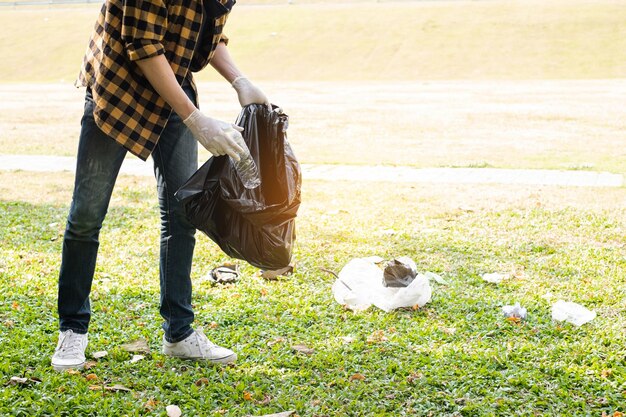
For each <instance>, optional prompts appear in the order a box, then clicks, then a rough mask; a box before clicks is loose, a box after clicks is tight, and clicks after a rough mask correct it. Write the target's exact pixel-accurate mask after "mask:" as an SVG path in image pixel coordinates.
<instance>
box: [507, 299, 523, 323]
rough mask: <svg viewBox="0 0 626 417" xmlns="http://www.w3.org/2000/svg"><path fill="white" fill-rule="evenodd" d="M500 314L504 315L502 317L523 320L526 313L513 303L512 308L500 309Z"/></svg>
mask: <svg viewBox="0 0 626 417" xmlns="http://www.w3.org/2000/svg"><path fill="white" fill-rule="evenodd" d="M502 313H503V314H504V317H516V318H518V319H522V320H524V319H525V318H526V314H527V311H526V309H525V308H524V307H522V306H521V305H520V304H519V303H515V305H512V306H504V307H502Z"/></svg>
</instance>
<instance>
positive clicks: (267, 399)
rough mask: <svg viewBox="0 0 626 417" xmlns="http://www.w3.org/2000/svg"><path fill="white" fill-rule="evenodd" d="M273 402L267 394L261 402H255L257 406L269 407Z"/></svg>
mask: <svg viewBox="0 0 626 417" xmlns="http://www.w3.org/2000/svg"><path fill="white" fill-rule="evenodd" d="M271 401H272V397H270V396H269V395H267V394H265V395H264V396H263V399H262V400H261V401H255V403H257V405H268V404H269V403H270V402H271Z"/></svg>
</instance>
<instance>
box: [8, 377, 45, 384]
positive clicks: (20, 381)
mask: <svg viewBox="0 0 626 417" xmlns="http://www.w3.org/2000/svg"><path fill="white" fill-rule="evenodd" d="M39 383H41V379H39V378H24V377H19V376H12V377H11V379H9V382H7V385H31V384H39Z"/></svg>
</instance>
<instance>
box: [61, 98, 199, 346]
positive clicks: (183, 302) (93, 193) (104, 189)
mask: <svg viewBox="0 0 626 417" xmlns="http://www.w3.org/2000/svg"><path fill="white" fill-rule="evenodd" d="M185 91H186V93H187V95H188V96H189V97H190V98H191V99H192V101H193V100H195V97H193V90H191V89H190V88H185ZM81 126H82V127H81V133H80V141H79V145H78V156H77V164H76V180H75V184H74V195H73V197H72V205H71V207H70V213H69V216H68V218H67V227H66V229H65V236H64V239H63V256H62V261H61V270H60V273H59V298H58V312H59V324H60V330H61V331H65V330H69V329H72V330H74V331H75V332H76V333H87V329H88V327H89V320H90V318H91V308H90V303H89V293H90V291H91V283H92V281H93V275H94V270H95V266H96V257H97V255H98V246H99V241H98V235H99V233H100V228H101V227H102V222H103V221H104V218H105V216H106V213H107V209H108V207H109V201H110V199H111V193H112V192H113V186H114V185H115V180H116V179H117V175H118V173H119V170H120V167H121V166H122V162H123V161H124V156H125V155H126V152H127V151H126V149H124V148H123V147H122V146H120V145H119V144H118V143H117V142H115V141H114V140H113V139H111V138H110V137H108V136H107V135H105V134H104V133H103V132H102V131H101V130H100V129H99V128H98V127H97V126H96V124H95V121H94V118H93V99H92V97H91V93H90V92H89V91H87V94H86V96H85V112H84V115H83V118H82V121H81ZM152 159H153V161H154V175H155V177H156V180H157V191H158V197H159V208H160V216H161V251H160V265H159V266H160V285H161V298H160V313H161V316H162V317H163V319H164V320H165V321H164V323H163V330H165V339H166V340H167V341H168V342H178V341H180V340H183V339H184V338H186V337H187V336H189V335H190V334H191V333H192V332H193V330H192V328H191V323H192V322H193V319H194V314H193V310H192V308H191V278H190V273H191V261H192V258H193V250H194V246H195V237H194V235H195V232H196V229H195V228H194V227H193V226H192V225H191V224H190V223H189V222H188V221H187V219H186V218H185V215H184V212H183V208H182V206H181V205H180V203H179V202H178V200H177V199H176V197H174V193H175V192H176V190H178V188H179V187H180V186H181V185H182V184H183V183H184V182H185V181H187V179H188V178H189V177H190V176H191V175H192V174H193V173H194V172H195V171H196V169H197V168H198V145H197V142H196V140H195V139H194V138H193V136H192V134H191V132H190V131H189V130H188V129H187V127H186V126H185V125H184V123H183V122H182V120H181V119H180V117H179V116H178V115H176V114H175V113H174V112H173V113H172V116H171V117H170V119H169V121H168V123H167V126H166V128H165V130H164V132H163V134H162V135H161V138H160V139H159V142H158V144H157V146H156V147H155V149H154V151H153V153H152Z"/></svg>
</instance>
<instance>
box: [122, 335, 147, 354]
mask: <svg viewBox="0 0 626 417" xmlns="http://www.w3.org/2000/svg"><path fill="white" fill-rule="evenodd" d="M120 347H121V348H122V349H123V350H125V351H126V352H133V353H135V352H137V353H150V348H149V347H148V341H147V340H146V339H144V338H139V339H137V340H134V341H132V342H129V343H124V344H123V345H122V346H120Z"/></svg>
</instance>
